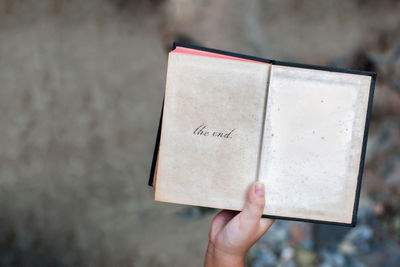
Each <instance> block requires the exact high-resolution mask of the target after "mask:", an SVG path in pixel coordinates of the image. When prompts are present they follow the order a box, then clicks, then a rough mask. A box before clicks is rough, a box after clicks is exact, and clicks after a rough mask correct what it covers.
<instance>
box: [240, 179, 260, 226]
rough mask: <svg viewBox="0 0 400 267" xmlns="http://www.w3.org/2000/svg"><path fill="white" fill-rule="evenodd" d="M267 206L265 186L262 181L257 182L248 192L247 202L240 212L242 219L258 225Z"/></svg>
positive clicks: (247, 222)
mask: <svg viewBox="0 0 400 267" xmlns="http://www.w3.org/2000/svg"><path fill="white" fill-rule="evenodd" d="M264 206H265V187H264V184H263V183H262V182H255V183H254V184H253V185H252V186H251V188H250V190H249V193H248V196H247V202H246V204H245V206H244V209H243V211H242V212H241V213H240V216H241V218H240V219H241V221H242V222H244V223H246V224H249V225H254V226H256V225H257V226H258V225H259V223H260V219H261V216H262V214H263V211H264Z"/></svg>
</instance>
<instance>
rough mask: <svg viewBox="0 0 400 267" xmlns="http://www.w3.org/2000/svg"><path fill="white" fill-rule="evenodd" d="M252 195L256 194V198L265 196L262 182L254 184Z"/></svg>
mask: <svg viewBox="0 0 400 267" xmlns="http://www.w3.org/2000/svg"><path fill="white" fill-rule="evenodd" d="M254 193H256V195H257V196H264V195H265V189H264V184H263V183H262V182H256V183H255V186H254Z"/></svg>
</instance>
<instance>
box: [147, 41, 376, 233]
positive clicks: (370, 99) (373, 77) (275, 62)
mask: <svg viewBox="0 0 400 267" xmlns="http://www.w3.org/2000/svg"><path fill="white" fill-rule="evenodd" d="M176 47H185V48H191V49H196V50H200V51H206V52H211V53H216V54H221V55H226V56H232V57H236V58H243V59H247V60H253V61H259V62H264V63H269V64H272V65H280V66H290V67H296V68H304V69H314V70H324V71H330V72H339V73H349V74H358V75H366V76H371V85H370V89H369V97H368V107H367V114H366V121H365V128H364V129H365V130H364V136H363V141H362V151H361V159H360V166H359V171H358V178H357V187H356V196H355V201H354V208H353V216H352V222H351V223H350V224H347V223H338V222H330V221H321V220H309V219H300V218H293V217H282V216H270V215H263V217H265V218H275V219H282V220H292V221H301V222H310V223H321V224H330V225H338V226H352V227H354V226H355V225H356V223H357V211H358V204H359V199H360V191H361V182H362V175H363V169H364V162H365V153H366V147H367V139H368V129H369V122H370V118H371V111H372V102H373V95H374V89H375V81H376V73H375V72H367V71H359V70H350V69H343V68H335V67H327V66H317V65H309V64H300V63H293V62H285V61H279V60H271V59H265V58H259V57H254V56H249V55H244V54H238V53H234V52H229V51H223V50H218V49H213V48H207V47H201V46H196V45H191V44H183V43H176V42H174V43H173V46H172V49H171V51H172V50H174V49H175V48H176ZM163 106H164V102H163V105H162V107H161V115H160V121H159V126H158V131H157V137H156V142H155V148H154V153H153V160H152V164H151V169H150V177H149V180H148V185H149V186H153V179H154V174H155V169H156V162H157V155H158V151H159V145H160V136H161V128H162V118H163V112H162V110H163Z"/></svg>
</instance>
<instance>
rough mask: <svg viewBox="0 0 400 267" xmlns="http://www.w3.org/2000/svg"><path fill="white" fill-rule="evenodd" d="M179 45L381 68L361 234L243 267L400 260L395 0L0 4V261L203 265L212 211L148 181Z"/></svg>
mask: <svg viewBox="0 0 400 267" xmlns="http://www.w3.org/2000/svg"><path fill="white" fill-rule="evenodd" d="M173 41H181V42H186V43H193V44H198V45H202V46H208V47H212V48H218V49H223V50H230V51H234V52H239V53H244V54H250V55H255V56H259V57H266V58H271V59H277V60H285V61H295V62H301V63H308V64H318V65H326V66H336V67H344V68H352V69H359V70H368V71H376V72H377V73H378V79H377V85H376V91H375V99H374V107H373V113H372V122H371V128H370V134H369V143H368V149H367V157H366V166H365V172H364V177H363V184H362V196H361V200H360V208H359V214H358V225H357V227H355V228H346V227H336V226H322V225H313V224H307V223H294V222H287V221H277V222H276V223H275V225H274V226H273V227H272V228H271V229H270V231H269V232H268V234H267V235H265V236H264V237H263V238H262V239H261V240H260V241H259V242H258V243H257V245H255V246H254V247H253V248H252V249H251V251H250V252H249V254H248V258H247V265H248V266H257V267H260V266H324V267H325V266H399V264H400V206H399V203H400V202H399V201H400V2H399V1H396V0H392V1H391V0H382V1H373V0H357V1H345V0H341V1H338V0H327V1H303V0H282V1H277V0H276V1H263V0H248V1H239V0H219V1H212V0H195V1H185V0H165V1H162V0H149V1H145V0H90V1H89V0H87V1H78V0H41V1H33V0H32V1H29V0H0V265H1V266H78V265H79V266H201V265H202V264H203V257H204V253H205V249H206V246H207V241H208V237H207V234H208V229H209V225H210V222H211V219H212V218H213V216H214V215H215V213H216V211H214V210H207V209H199V208H194V207H187V206H180V205H173V204H166V203H156V202H154V201H153V190H152V188H150V187H148V186H147V179H148V174H149V170H150V165H151V160H152V153H153V148H154V141H155V137H156V131H157V127H158V119H159V115H160V109H161V103H162V97H163V90H164V85H165V75H166V66H167V52H168V50H169V49H170V47H171V45H172V42H173Z"/></svg>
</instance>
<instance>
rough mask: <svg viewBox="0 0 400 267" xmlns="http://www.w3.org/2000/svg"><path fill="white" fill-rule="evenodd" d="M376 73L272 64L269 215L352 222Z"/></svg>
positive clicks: (266, 169) (266, 161)
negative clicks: (367, 116) (367, 113)
mask: <svg viewBox="0 0 400 267" xmlns="http://www.w3.org/2000/svg"><path fill="white" fill-rule="evenodd" d="M370 82H371V77H370V76H364V75H355V74H346V73H337V72H329V71H322V70H312V69H303V68H295V67H286V66H275V65H274V66H272V69H271V77H270V87H269V90H268V91H269V93H268V100H267V113H266V121H265V129H264V138H263V145H262V156H261V162H260V180H261V181H263V182H264V183H265V186H266V207H265V210H264V214H268V215H276V216H284V217H295V218H303V219H314V220H322V221H334V222H342V223H351V221H352V215H353V207H354V200H355V194H356V186H357V178H358V172H359V167H360V157H361V147H362V141H363V135H364V127H365V120H366V112H367V106H368V97H369V89H370Z"/></svg>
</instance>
